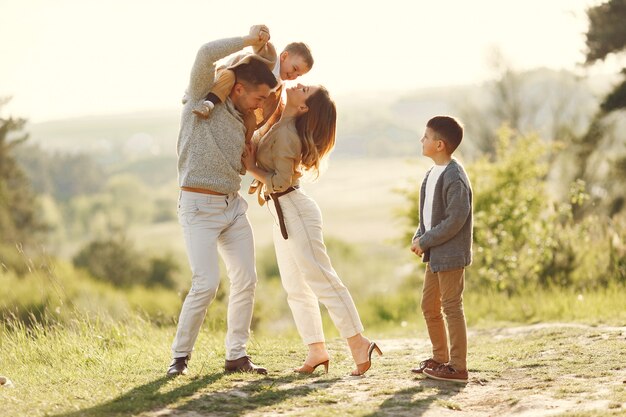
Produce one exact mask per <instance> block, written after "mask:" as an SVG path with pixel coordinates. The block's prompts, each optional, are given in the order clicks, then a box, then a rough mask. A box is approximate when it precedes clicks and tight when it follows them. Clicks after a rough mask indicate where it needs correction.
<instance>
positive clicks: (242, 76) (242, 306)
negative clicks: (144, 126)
mask: <svg viewBox="0 0 626 417" xmlns="http://www.w3.org/2000/svg"><path fill="white" fill-rule="evenodd" d="M268 40H269V30H268V29H267V27H265V26H262V25H259V26H253V27H252V28H251V29H250V33H249V35H247V36H244V37H238V38H229V39H222V40H217V41H213V42H209V43H207V44H205V45H203V46H202V47H201V48H200V50H199V51H198V54H197V56H196V61H195V62H194V65H193V67H192V69H191V77H190V81H189V87H188V89H187V93H186V95H187V102H186V103H185V106H184V108H183V112H182V119H181V128H180V133H179V136H178V144H177V153H178V180H179V185H180V188H181V192H180V197H179V203H178V218H179V222H180V224H181V226H182V227H183V233H184V237H185V244H186V248H187V255H188V258H189V264H190V266H191V271H192V280H191V289H190V290H189V293H188V294H187V297H186V298H185V302H184V303H183V307H182V310H181V313H180V317H179V320H178V328H177V330H176V337H175V338H174V343H173V344H172V357H173V361H172V364H171V365H170V367H169V369H168V371H167V374H168V375H170V376H175V375H181V374H186V373H187V366H188V362H189V359H190V357H191V352H192V351H193V346H194V343H195V341H196V338H197V337H198V332H199V331H200V327H201V325H202V322H203V320H204V316H205V315H206V311H207V307H208V306H209V304H211V302H212V301H213V299H214V298H215V294H216V292H217V288H218V285H219V266H218V250H219V252H220V255H221V256H222V259H223V260H224V262H225V264H226V268H227V271H228V277H229V279H230V297H229V301H228V317H227V325H228V330H227V334H226V365H225V370H226V372H235V371H245V372H257V373H263V374H265V373H267V371H266V369H265V368H261V367H259V366H256V365H255V364H254V363H252V361H251V359H250V357H249V356H248V355H247V354H246V343H247V341H248V338H249V336H250V322H251V320H252V310H253V305H254V291H255V287H256V281H257V277H256V270H255V266H254V239H253V236H252V228H251V227H250V223H249V221H248V218H247V216H246V209H247V203H246V201H245V200H244V199H243V198H242V197H241V196H240V195H239V194H238V191H239V188H240V186H241V177H240V173H241V169H242V163H241V157H242V153H243V150H244V143H245V132H246V129H247V127H250V126H254V125H255V118H254V110H255V109H257V108H259V107H261V106H262V105H263V102H264V101H265V99H266V98H267V97H268V96H269V94H270V90H271V89H272V88H274V87H275V86H276V79H275V77H274V75H273V74H272V72H271V71H270V70H269V68H268V67H267V65H265V64H264V63H263V62H261V61H259V60H256V59H251V60H250V62H249V63H247V64H245V65H239V66H238V67H237V68H236V69H235V75H236V83H235V86H234V87H233V89H232V91H231V92H230V94H229V96H228V98H227V99H226V101H225V102H224V103H222V104H219V105H218V106H216V107H215V109H214V110H213V112H212V113H211V115H210V117H209V118H208V119H200V118H197V117H195V116H194V115H193V114H192V110H193V108H194V107H195V106H197V105H198V103H199V102H200V101H202V100H203V99H204V97H206V95H207V94H208V93H209V91H210V90H211V87H212V85H213V82H214V78H215V62H216V61H218V60H219V59H221V58H224V57H226V56H227V55H230V54H232V53H234V52H237V51H239V50H241V49H243V48H244V47H246V46H258V45H260V44H262V43H264V42H267V41H268Z"/></svg>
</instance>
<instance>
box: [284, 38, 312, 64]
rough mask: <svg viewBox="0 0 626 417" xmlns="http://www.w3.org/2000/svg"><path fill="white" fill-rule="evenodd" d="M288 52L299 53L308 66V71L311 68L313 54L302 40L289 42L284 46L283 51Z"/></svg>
mask: <svg viewBox="0 0 626 417" xmlns="http://www.w3.org/2000/svg"><path fill="white" fill-rule="evenodd" d="M285 51H286V52H289V53H290V54H292V55H300V56H301V57H302V59H304V62H306V64H307V65H308V66H309V71H310V70H311V69H312V68H313V54H311V48H309V45H307V44H306V43H304V42H291V43H290V44H289V45H287V46H285V49H283V52H285Z"/></svg>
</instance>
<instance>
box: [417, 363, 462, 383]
mask: <svg viewBox="0 0 626 417" xmlns="http://www.w3.org/2000/svg"><path fill="white" fill-rule="evenodd" d="M424 375H426V376H427V377H429V378H432V379H438V380H439V381H452V382H460V383H462V384H466V383H467V370H463V371H457V370H456V369H454V368H453V367H451V366H450V365H448V364H445V363H444V364H442V365H439V366H438V367H437V368H435V369H428V368H426V369H424Z"/></svg>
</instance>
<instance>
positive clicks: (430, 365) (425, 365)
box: [411, 358, 441, 374]
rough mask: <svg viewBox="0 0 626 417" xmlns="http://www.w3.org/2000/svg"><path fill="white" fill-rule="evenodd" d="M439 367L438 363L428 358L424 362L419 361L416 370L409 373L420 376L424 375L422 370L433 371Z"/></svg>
mask: <svg viewBox="0 0 626 417" xmlns="http://www.w3.org/2000/svg"><path fill="white" fill-rule="evenodd" d="M439 365H441V364H440V363H439V362H437V361H436V360H434V359H432V358H430V359H426V360H425V361H421V362H420V364H419V366H418V367H417V368H413V369H411V372H413V373H415V374H421V373H424V369H435V368H436V367H438V366H439Z"/></svg>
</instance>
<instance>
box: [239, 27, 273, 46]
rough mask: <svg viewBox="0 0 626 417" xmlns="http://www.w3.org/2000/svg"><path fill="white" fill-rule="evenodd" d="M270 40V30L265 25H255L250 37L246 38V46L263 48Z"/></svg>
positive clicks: (251, 29)
mask: <svg viewBox="0 0 626 417" xmlns="http://www.w3.org/2000/svg"><path fill="white" fill-rule="evenodd" d="M269 40H270V29H269V28H268V27H267V26H265V25H254V26H252V27H251V28H250V33H249V34H248V36H245V37H244V45H245V46H252V47H255V48H258V47H261V46H263V45H265V44H266V43H267V41H269Z"/></svg>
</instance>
